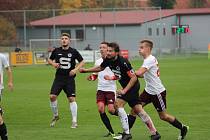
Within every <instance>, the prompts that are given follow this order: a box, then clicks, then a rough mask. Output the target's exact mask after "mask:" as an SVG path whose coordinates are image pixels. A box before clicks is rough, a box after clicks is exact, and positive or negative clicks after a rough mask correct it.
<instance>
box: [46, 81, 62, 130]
mask: <svg viewBox="0 0 210 140" xmlns="http://www.w3.org/2000/svg"><path fill="white" fill-rule="evenodd" d="M61 90H62V85H61V83H60V82H58V80H56V79H55V80H54V82H53V85H52V87H51V92H50V96H49V97H50V108H51V110H52V113H53V119H52V121H51V123H50V126H51V127H54V126H55V123H56V122H57V121H58V120H59V115H58V102H57V96H58V95H59V93H60V92H61Z"/></svg>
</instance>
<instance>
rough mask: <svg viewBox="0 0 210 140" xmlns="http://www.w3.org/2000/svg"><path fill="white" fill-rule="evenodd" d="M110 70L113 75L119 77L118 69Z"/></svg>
mask: <svg viewBox="0 0 210 140" xmlns="http://www.w3.org/2000/svg"><path fill="white" fill-rule="evenodd" d="M112 72H113V73H114V75H115V76H116V77H117V78H119V79H121V72H120V71H118V70H112Z"/></svg>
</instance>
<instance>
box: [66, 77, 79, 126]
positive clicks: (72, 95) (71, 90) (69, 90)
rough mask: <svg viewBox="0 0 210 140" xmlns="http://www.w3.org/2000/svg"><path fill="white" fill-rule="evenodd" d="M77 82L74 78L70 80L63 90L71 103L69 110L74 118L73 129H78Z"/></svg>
mask: <svg viewBox="0 0 210 140" xmlns="http://www.w3.org/2000/svg"><path fill="white" fill-rule="evenodd" d="M75 88H76V87H75V80H74V79H72V78H68V79H67V81H66V83H65V86H64V88H63V90H64V92H65V93H66V96H67V98H68V101H69V109H70V112H71V116H72V125H71V128H77V127H78V125H77V108H78V106H77V102H76V89H75Z"/></svg>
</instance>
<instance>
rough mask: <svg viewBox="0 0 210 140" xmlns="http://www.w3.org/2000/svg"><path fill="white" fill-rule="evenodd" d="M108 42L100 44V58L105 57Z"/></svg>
mask: <svg viewBox="0 0 210 140" xmlns="http://www.w3.org/2000/svg"><path fill="white" fill-rule="evenodd" d="M108 44H109V43H108V42H105V41H103V42H101V44H100V46H99V49H100V53H101V57H102V58H105V57H106V56H107V48H108Z"/></svg>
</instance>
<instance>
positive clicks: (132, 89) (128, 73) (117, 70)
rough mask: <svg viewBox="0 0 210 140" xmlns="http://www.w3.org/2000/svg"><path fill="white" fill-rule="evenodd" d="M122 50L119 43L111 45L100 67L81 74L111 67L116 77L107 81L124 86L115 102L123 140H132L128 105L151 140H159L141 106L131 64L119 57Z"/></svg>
mask: <svg viewBox="0 0 210 140" xmlns="http://www.w3.org/2000/svg"><path fill="white" fill-rule="evenodd" d="M119 53H120V49H119V45H118V44H117V43H109V45H108V53H107V57H106V58H105V59H104V61H103V62H102V63H101V65H100V66H95V67H92V68H89V69H84V68H82V69H80V72H100V71H102V70H104V69H105V68H106V67H110V69H111V70H112V72H113V73H114V74H115V76H109V75H105V77H104V78H105V79H106V80H116V79H118V81H119V83H120V84H121V86H122V89H120V90H118V91H117V95H118V96H117V99H116V101H115V108H116V109H117V111H118V116H119V118H120V121H121V125H122V128H123V133H122V138H121V140H129V139H132V136H131V134H130V130H129V124H128V117H127V114H126V112H125V110H124V105H125V104H126V103H128V105H129V106H130V107H131V108H132V109H133V110H134V111H135V113H136V114H137V115H138V116H139V117H140V118H141V119H142V121H143V122H144V123H145V124H146V126H147V127H148V129H149V130H150V133H151V140H159V139H160V135H159V134H158V132H157V130H156V128H155V127H154V124H153V122H152V120H151V118H150V117H149V115H148V114H147V113H146V112H145V111H144V109H143V108H142V106H141V104H139V99H138V97H139V89H140V83H139V81H138V78H137V77H136V75H135V73H134V71H133V68H132V66H131V64H130V62H129V61H128V60H127V59H125V58H123V57H121V56H120V55H119Z"/></svg>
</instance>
